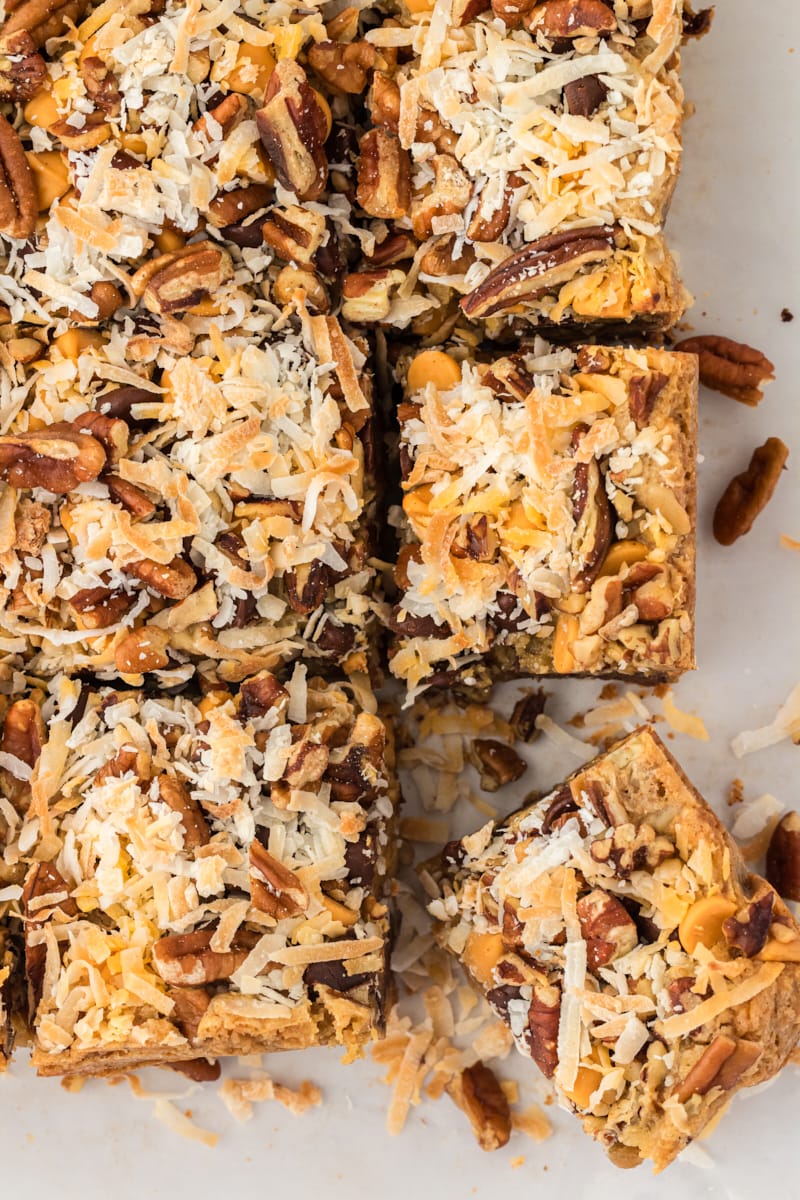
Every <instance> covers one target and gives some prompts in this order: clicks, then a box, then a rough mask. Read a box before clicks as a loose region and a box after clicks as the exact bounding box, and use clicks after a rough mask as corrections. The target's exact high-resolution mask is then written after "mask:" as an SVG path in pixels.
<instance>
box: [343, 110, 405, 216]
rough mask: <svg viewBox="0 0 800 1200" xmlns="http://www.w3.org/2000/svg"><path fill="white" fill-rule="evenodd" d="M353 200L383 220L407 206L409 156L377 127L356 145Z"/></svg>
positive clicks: (401, 213)
mask: <svg viewBox="0 0 800 1200" xmlns="http://www.w3.org/2000/svg"><path fill="white" fill-rule="evenodd" d="M359 150H360V158H359V162H358V189H357V191H356V199H357V200H358V203H359V204H360V205H361V207H362V208H363V210H364V212H365V213H368V214H369V215H370V216H371V217H381V218H382V219H383V220H387V221H389V220H394V219H395V218H397V217H404V216H405V215H406V214H407V213H408V211H409V209H410V208H411V158H410V156H409V153H408V151H407V150H404V149H403V147H402V146H401V145H400V139H399V138H398V137H397V135H396V134H394V133H392V132H391V131H390V130H388V129H383V128H381V127H378V128H377V129H370V131H369V132H368V133H365V134H364V136H363V137H362V139H361V142H360V144H359Z"/></svg>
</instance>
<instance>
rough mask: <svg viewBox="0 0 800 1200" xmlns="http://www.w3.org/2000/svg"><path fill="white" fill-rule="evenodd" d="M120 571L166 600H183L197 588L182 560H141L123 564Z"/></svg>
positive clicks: (195, 581) (194, 579) (193, 575)
mask: <svg viewBox="0 0 800 1200" xmlns="http://www.w3.org/2000/svg"><path fill="white" fill-rule="evenodd" d="M122 570H123V571H124V572H125V574H126V575H133V576H134V577H135V578H136V579H141V581H142V583H143V584H144V585H145V587H148V588H150V590H151V591H153V592H156V593H157V595H159V596H166V597H167V599H168V600H185V599H186V597H187V596H191V594H192V592H193V591H194V589H195V587H196V586H197V576H196V575H195V573H194V571H193V570H192V568H191V567H190V566H189V564H188V563H187V562H185V561H184V560H183V559H182V558H173V559H172V561H171V562H168V563H157V562H153V561H152V559H149V558H142V559H140V560H139V561H138V562H132V563H125V564H124V565H123V567H122Z"/></svg>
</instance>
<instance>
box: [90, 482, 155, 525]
mask: <svg viewBox="0 0 800 1200" xmlns="http://www.w3.org/2000/svg"><path fill="white" fill-rule="evenodd" d="M103 483H104V484H105V485H106V487H107V488H108V493H109V495H110V497H111V499H112V500H116V501H117V503H118V504H121V505H122V507H123V508H125V509H127V510H128V512H129V513H131V514H132V515H133V516H134V517H136V518H137V519H138V520H140V521H144V520H146V519H147V517H152V515H153V513H154V512H155V511H156V506H155V504H154V503H153V501H152V500H151V499H150V498H149V497H148V496H146V495H145V493H144V492H143V491H142V489H141V488H138V487H137V486H136V484H135V483H129V482H128V480H127V479H122V478H120V476H119V475H114V474H105V475H103Z"/></svg>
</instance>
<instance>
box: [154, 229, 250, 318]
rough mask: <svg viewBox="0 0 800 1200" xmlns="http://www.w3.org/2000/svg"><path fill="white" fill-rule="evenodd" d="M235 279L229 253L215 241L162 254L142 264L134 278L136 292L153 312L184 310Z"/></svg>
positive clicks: (169, 312) (179, 311)
mask: <svg viewBox="0 0 800 1200" xmlns="http://www.w3.org/2000/svg"><path fill="white" fill-rule="evenodd" d="M232 278H233V263H232V262H231V258H230V255H229V254H228V253H227V251H226V250H223V249H222V248H221V247H220V246H217V245H215V243H214V242H195V243H193V244H190V245H188V246H184V247H183V249H182V250H175V251H173V252H172V253H170V254H161V255H159V257H158V258H156V259H153V260H152V261H151V262H149V263H146V264H145V265H144V266H143V267H140V268H139V270H138V271H137V272H136V274H135V275H134V276H133V278H132V280H131V287H132V289H133V291H134V293H135V294H136V295H141V296H142V298H143V300H144V304H145V307H146V308H148V309H149V310H150V312H152V313H160V314H164V315H169V314H171V313H184V312H187V311H188V310H189V309H192V308H194V306H195V305H196V304H200V303H201V302H202V301H203V300H208V299H209V298H210V297H213V296H215V294H216V293H217V292H218V291H219V290H220V288H221V287H222V286H223V284H225V283H227V282H228V280H229V279H232Z"/></svg>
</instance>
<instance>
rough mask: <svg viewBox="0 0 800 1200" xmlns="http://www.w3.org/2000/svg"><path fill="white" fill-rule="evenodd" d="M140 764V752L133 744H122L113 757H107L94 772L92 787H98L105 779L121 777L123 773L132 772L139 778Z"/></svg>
mask: <svg viewBox="0 0 800 1200" xmlns="http://www.w3.org/2000/svg"><path fill="white" fill-rule="evenodd" d="M140 766H141V762H140V752H139V751H137V750H135V749H134V748H133V746H122V748H121V749H119V750H118V751H117V753H116V754H115V755H114V757H113V758H109V759H108V760H107V761H106V762H104V763H103V765H102V766H101V767H100V769H99V770H98V771H96V772H95V776H94V779H93V780H92V784H93V786H94V787H100V786H101V785H102V784H104V783H105V782H106V780H107V779H122V777H123V775H128V774H134V775H136V776H137V777H139V778H140V779H141V775H140V771H139V768H140ZM142 782H143V780H142Z"/></svg>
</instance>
